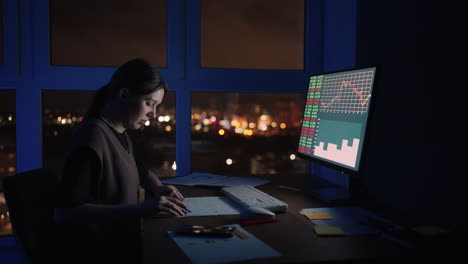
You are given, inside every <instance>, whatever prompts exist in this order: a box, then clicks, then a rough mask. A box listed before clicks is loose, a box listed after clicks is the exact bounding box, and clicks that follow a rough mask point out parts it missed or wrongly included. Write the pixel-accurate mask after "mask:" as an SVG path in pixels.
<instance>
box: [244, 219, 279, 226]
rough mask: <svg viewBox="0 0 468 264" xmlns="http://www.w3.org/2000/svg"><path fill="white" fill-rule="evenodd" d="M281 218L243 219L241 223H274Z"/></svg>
mask: <svg viewBox="0 0 468 264" xmlns="http://www.w3.org/2000/svg"><path fill="white" fill-rule="evenodd" d="M278 221H279V219H276V218H274V219H261V220H246V221H242V222H241V223H240V224H241V225H255V224H263V223H273V222H278Z"/></svg>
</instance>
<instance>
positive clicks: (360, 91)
mask: <svg viewBox="0 0 468 264" xmlns="http://www.w3.org/2000/svg"><path fill="white" fill-rule="evenodd" d="M375 71H376V67H368V68H360V69H349V70H342V71H337V72H331V73H323V74H316V75H312V76H310V79H309V84H308V91H307V99H306V103H305V107H304V117H303V120H302V128H301V135H300V138H299V144H298V149H297V152H298V154H299V155H300V156H301V157H306V158H309V159H312V160H314V161H317V162H318V163H319V164H322V165H324V166H326V167H330V168H333V169H336V170H338V171H341V172H343V173H346V174H348V175H357V174H358V173H359V172H360V169H361V161H362V160H363V149H364V144H365V143H366V142H365V139H366V137H365V136H366V128H367V124H368V117H369V113H370V111H371V106H370V103H371V99H372V90H373V89H372V88H373V86H374V77H375Z"/></svg>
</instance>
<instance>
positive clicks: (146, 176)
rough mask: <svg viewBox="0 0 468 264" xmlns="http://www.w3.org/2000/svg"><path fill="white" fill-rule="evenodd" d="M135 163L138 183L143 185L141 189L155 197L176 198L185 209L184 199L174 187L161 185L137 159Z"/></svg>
mask: <svg viewBox="0 0 468 264" xmlns="http://www.w3.org/2000/svg"><path fill="white" fill-rule="evenodd" d="M135 161H136V164H137V168H138V173H139V174H140V182H141V183H142V184H143V187H144V189H145V190H146V191H149V192H151V193H153V194H154V195H156V196H158V195H165V196H169V197H174V198H177V199H178V200H179V201H180V202H182V203H183V205H184V208H186V204H185V198H184V196H183V195H182V194H181V193H180V192H179V190H177V188H176V187H174V186H172V185H164V184H162V182H161V181H160V180H159V178H158V176H156V174H154V173H153V172H152V171H151V170H149V169H147V168H146V167H145V166H144V165H143V164H142V163H141V162H140V161H139V159H135Z"/></svg>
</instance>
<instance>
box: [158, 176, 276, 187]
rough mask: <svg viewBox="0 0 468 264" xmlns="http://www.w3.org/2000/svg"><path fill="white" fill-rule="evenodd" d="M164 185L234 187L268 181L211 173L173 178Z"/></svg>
mask: <svg viewBox="0 0 468 264" xmlns="http://www.w3.org/2000/svg"><path fill="white" fill-rule="evenodd" d="M161 182H162V183H164V184H174V185H187V186H196V185H203V186H219V187H227V186H235V185H251V186H254V187H256V186H259V185H262V184H266V183H269V182H270V181H268V180H263V179H260V178H255V177H230V176H224V175H219V174H213V173H203V172H193V173H191V174H189V175H187V176H182V177H175V178H172V179H168V180H163V181H161Z"/></svg>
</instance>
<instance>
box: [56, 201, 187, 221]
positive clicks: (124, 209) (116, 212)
mask: <svg viewBox="0 0 468 264" xmlns="http://www.w3.org/2000/svg"><path fill="white" fill-rule="evenodd" d="M182 207H183V204H182V203H181V202H180V201H179V200H178V199H176V198H173V197H166V196H160V197H158V198H157V199H152V200H146V201H144V202H143V203H140V204H93V203H85V204H81V205H79V206H76V207H62V208H55V219H56V220H57V221H60V222H62V221H63V222H93V223H95V222H109V221H112V220H122V219H124V218H136V217H142V216H149V215H153V214H157V213H165V214H166V215H173V216H183V215H185V214H186V213H187V211H186V210H185V209H183V208H182Z"/></svg>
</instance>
